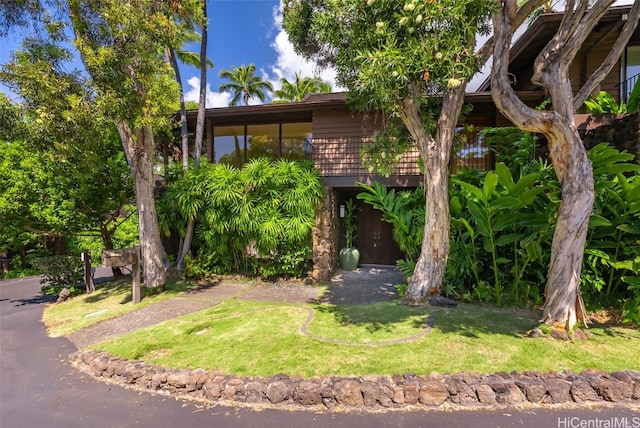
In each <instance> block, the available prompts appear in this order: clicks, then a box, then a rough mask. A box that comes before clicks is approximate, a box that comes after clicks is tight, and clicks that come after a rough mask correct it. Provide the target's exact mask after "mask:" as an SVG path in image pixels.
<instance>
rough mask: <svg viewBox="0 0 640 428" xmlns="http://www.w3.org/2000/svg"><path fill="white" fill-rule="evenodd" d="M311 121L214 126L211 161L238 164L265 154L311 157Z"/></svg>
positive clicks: (240, 164) (295, 157)
mask: <svg viewBox="0 0 640 428" xmlns="http://www.w3.org/2000/svg"><path fill="white" fill-rule="evenodd" d="M311 129H312V127H311V122H299V123H298V122H296V123H267V124H254V125H234V126H214V131H213V161H214V162H219V163H226V164H229V165H233V166H236V167H241V166H242V165H243V164H244V163H245V162H246V161H247V160H249V159H254V158H259V157H266V158H269V159H278V158H284V159H289V160H302V159H311Z"/></svg>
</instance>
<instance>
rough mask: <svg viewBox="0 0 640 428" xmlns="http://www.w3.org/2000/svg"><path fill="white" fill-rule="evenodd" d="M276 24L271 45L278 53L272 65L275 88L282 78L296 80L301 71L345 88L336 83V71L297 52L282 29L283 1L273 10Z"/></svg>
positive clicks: (334, 86) (271, 78) (271, 77)
mask: <svg viewBox="0 0 640 428" xmlns="http://www.w3.org/2000/svg"><path fill="white" fill-rule="evenodd" d="M273 21H274V26H275V27H276V28H277V29H279V31H278V33H277V34H276V36H275V38H274V39H273V41H272V42H271V47H272V48H273V49H274V50H275V52H276V54H277V58H276V62H275V64H272V65H271V74H270V79H269V81H270V82H271V83H272V84H273V86H274V88H279V87H280V79H281V78H283V77H284V78H286V79H287V80H290V81H291V80H294V79H295V74H296V73H300V74H301V75H302V76H318V77H320V78H321V79H322V80H324V81H326V82H329V83H331V87H332V88H333V90H334V91H340V90H343V88H340V87H338V86H337V84H336V71H335V70H334V69H330V68H326V69H320V68H319V67H318V65H317V64H315V63H314V62H311V61H307V60H305V59H304V58H303V57H301V56H300V55H298V54H296V52H295V50H294V49H293V45H292V44H291V42H290V41H289V36H288V35H287V33H286V31H284V30H283V29H282V1H281V2H280V5H279V6H278V7H277V8H274V10H273Z"/></svg>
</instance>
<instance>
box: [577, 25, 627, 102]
mask: <svg viewBox="0 0 640 428" xmlns="http://www.w3.org/2000/svg"><path fill="white" fill-rule="evenodd" d="M618 34H619V31H614V32H612V33H609V34H606V31H604V30H603V31H601V32H598V31H595V32H593V33H591V35H590V36H589V37H587V40H585V42H584V43H583V45H582V47H581V48H580V51H579V52H578V54H577V55H576V58H575V60H574V61H573V63H572V64H571V68H570V69H569V79H571V84H572V89H573V93H574V94H575V93H577V92H578V91H579V90H580V88H581V87H582V86H583V85H584V84H585V83H586V81H587V79H588V78H589V77H590V76H591V75H592V74H593V72H594V71H596V69H597V68H598V67H599V66H600V65H601V64H602V63H603V62H604V60H605V59H606V57H607V55H608V54H609V52H610V51H611V48H612V46H613V44H614V43H615V41H616V39H617V38H618ZM620 67H621V62H620V60H618V61H617V62H616V64H615V65H614V67H613V69H612V70H611V72H610V73H609V74H608V75H607V76H606V77H605V78H604V79H603V80H602V82H600V85H599V87H598V88H596V90H595V91H594V92H595V93H594V95H597V94H598V92H600V91H605V92H608V93H609V94H611V95H612V96H613V97H614V98H615V99H616V101H619V99H620V88H619V84H620Z"/></svg>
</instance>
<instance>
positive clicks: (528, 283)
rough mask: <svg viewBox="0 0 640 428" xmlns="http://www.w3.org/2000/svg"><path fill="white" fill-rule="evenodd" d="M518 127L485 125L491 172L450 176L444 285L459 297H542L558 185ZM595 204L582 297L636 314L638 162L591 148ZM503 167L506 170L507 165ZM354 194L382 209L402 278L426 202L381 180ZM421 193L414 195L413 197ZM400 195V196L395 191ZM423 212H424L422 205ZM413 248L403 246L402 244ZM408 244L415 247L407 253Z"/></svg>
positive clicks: (523, 301)
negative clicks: (494, 160) (399, 253)
mask: <svg viewBox="0 0 640 428" xmlns="http://www.w3.org/2000/svg"><path fill="white" fill-rule="evenodd" d="M524 134H526V133H524V132H522V131H520V130H517V129H504V130H490V131H485V133H484V135H485V138H487V139H488V140H489V146H490V147H495V148H496V150H497V148H498V147H500V146H507V148H503V149H500V150H499V151H497V153H496V156H497V157H498V159H500V160H502V161H503V162H504V163H502V162H499V163H498V164H497V165H496V168H495V171H489V172H483V171H477V170H462V171H460V172H458V173H457V174H456V175H454V176H453V177H452V179H451V188H450V214H451V235H450V238H451V242H450V254H449V260H448V264H447V272H446V277H445V287H444V289H445V290H446V292H447V293H448V294H452V295H454V296H457V297H458V298H461V299H463V300H466V301H486V302H488V301H491V302H495V303H496V304H498V305H500V304H503V302H507V303H509V304H516V305H521V306H522V305H527V304H532V305H534V306H537V305H539V304H540V303H541V302H542V295H543V290H544V285H545V282H546V275H545V272H546V271H547V266H548V264H549V257H550V252H551V243H552V238H553V232H554V224H555V219H556V215H557V211H558V204H559V203H560V184H559V183H558V180H557V179H556V177H555V173H554V172H553V169H552V168H551V167H550V165H549V164H548V163H546V162H544V161H541V160H539V159H535V150H534V148H535V139H534V138H533V137H531V136H530V135H524ZM589 159H590V160H591V163H592V166H593V169H594V178H595V191H596V203H595V206H594V211H593V214H592V216H591V219H590V224H589V234H588V237H587V245H586V249H585V259H584V266H583V271H582V277H581V279H582V289H583V291H584V295H585V299H586V300H587V302H591V303H592V304H596V305H601V306H606V305H615V306H616V307H618V308H620V309H622V314H623V316H624V318H625V319H626V320H636V319H637V318H638V316H639V315H640V309H639V307H638V304H637V303H638V300H639V299H640V279H639V278H640V226H639V225H640V175H638V173H637V171H638V170H640V167H639V166H637V165H635V164H631V163H628V162H629V161H631V160H632V159H633V155H630V154H628V153H620V152H619V151H618V150H616V149H614V148H612V147H610V146H609V145H607V144H604V143H603V144H600V145H598V146H596V147H594V148H593V149H591V150H590V151H589ZM507 165H510V166H511V168H509V167H507ZM361 187H362V188H363V189H365V192H362V193H361V194H359V195H358V198H359V199H362V200H364V201H365V202H367V203H370V204H372V205H373V206H374V207H375V208H376V209H379V210H381V211H382V212H383V219H384V220H385V221H389V222H390V223H392V224H393V231H394V238H395V239H396V242H397V243H398V244H399V246H400V248H401V249H402V250H403V251H405V252H406V253H407V255H408V261H399V263H398V265H399V267H400V268H401V270H402V271H403V273H404V274H405V276H406V277H410V276H411V274H412V272H413V270H412V268H413V264H412V263H410V262H411V260H415V259H416V258H417V255H418V254H419V253H418V251H419V250H420V239H421V237H422V233H421V232H420V230H421V229H420V228H421V227H423V226H422V225H423V221H424V220H423V219H424V214H416V210H419V209H421V208H420V207H423V206H424V205H423V204H424V196H422V197H421V202H419V203H417V204H407V201H408V200H409V199H405V198H406V197H407V195H408V194H409V193H408V192H406V193H401V194H396V193H395V191H394V190H393V189H391V190H388V189H386V188H385V187H384V186H382V185H381V184H379V183H374V185H373V186H365V185H361ZM421 193H422V192H421V189H417V190H416V191H415V192H413V194H412V195H413V196H412V198H411V199H413V200H414V202H417V201H418V199H419V198H418V197H419V196H420V195H421ZM401 195H403V196H402V197H401ZM422 209H423V208H422ZM408 243H409V244H411V245H407V244H408ZM412 249H413V250H412Z"/></svg>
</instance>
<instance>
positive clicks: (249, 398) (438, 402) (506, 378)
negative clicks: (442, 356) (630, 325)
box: [70, 351, 640, 409]
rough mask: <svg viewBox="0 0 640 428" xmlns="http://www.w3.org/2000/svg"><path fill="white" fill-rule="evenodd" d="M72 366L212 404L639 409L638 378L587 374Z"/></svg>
mask: <svg viewBox="0 0 640 428" xmlns="http://www.w3.org/2000/svg"><path fill="white" fill-rule="evenodd" d="M70 360H71V361H72V363H73V364H74V365H75V366H76V367H78V368H80V369H81V370H83V371H84V372H87V373H89V374H91V375H92V376H95V377H98V378H100V377H102V378H105V379H111V380H112V381H115V382H117V383H120V384H124V385H129V386H134V387H136V388H138V389H142V390H149V391H155V392H164V393H168V394H172V395H176V396H181V397H185V398H197V399H202V400H205V401H209V402H212V403H216V402H221V403H222V402H225V403H227V404H228V403H234V402H235V403H245V404H254V405H271V406H302V407H325V408H328V409H332V408H371V409H375V408H378V409H393V408H403V407H405V406H422V407H425V408H436V407H439V406H442V405H445V404H449V405H454V406H463V407H486V406H495V405H504V406H513V405H525V404H527V403H532V404H563V403H580V404H584V403H588V404H596V403H605V402H612V403H628V402H635V403H640V372H637V371H631V370H624V371H619V372H615V373H607V372H603V371H599V370H585V371H583V372H582V373H580V374H576V373H572V372H568V371H567V372H564V373H555V372H548V373H541V372H537V371H526V372H523V373H518V372H511V373H506V372H501V373H495V374H488V375H487V374H478V373H459V374H455V375H448V374H447V375H441V374H431V375H416V374H405V375H395V376H375V375H366V376H361V377H338V376H325V377H321V378H313V379H303V378H301V377H297V376H287V375H284V374H283V375H277V376H273V377H269V378H255V377H239V376H234V375H225V374H221V373H213V372H207V371H205V370H201V369H196V370H174V369H165V368H163V367H159V366H154V365H149V364H145V363H143V362H140V361H128V360H125V359H122V358H117V357H114V356H111V355H109V354H108V353H106V352H100V351H78V352H75V353H74V354H72V355H71V356H70Z"/></svg>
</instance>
